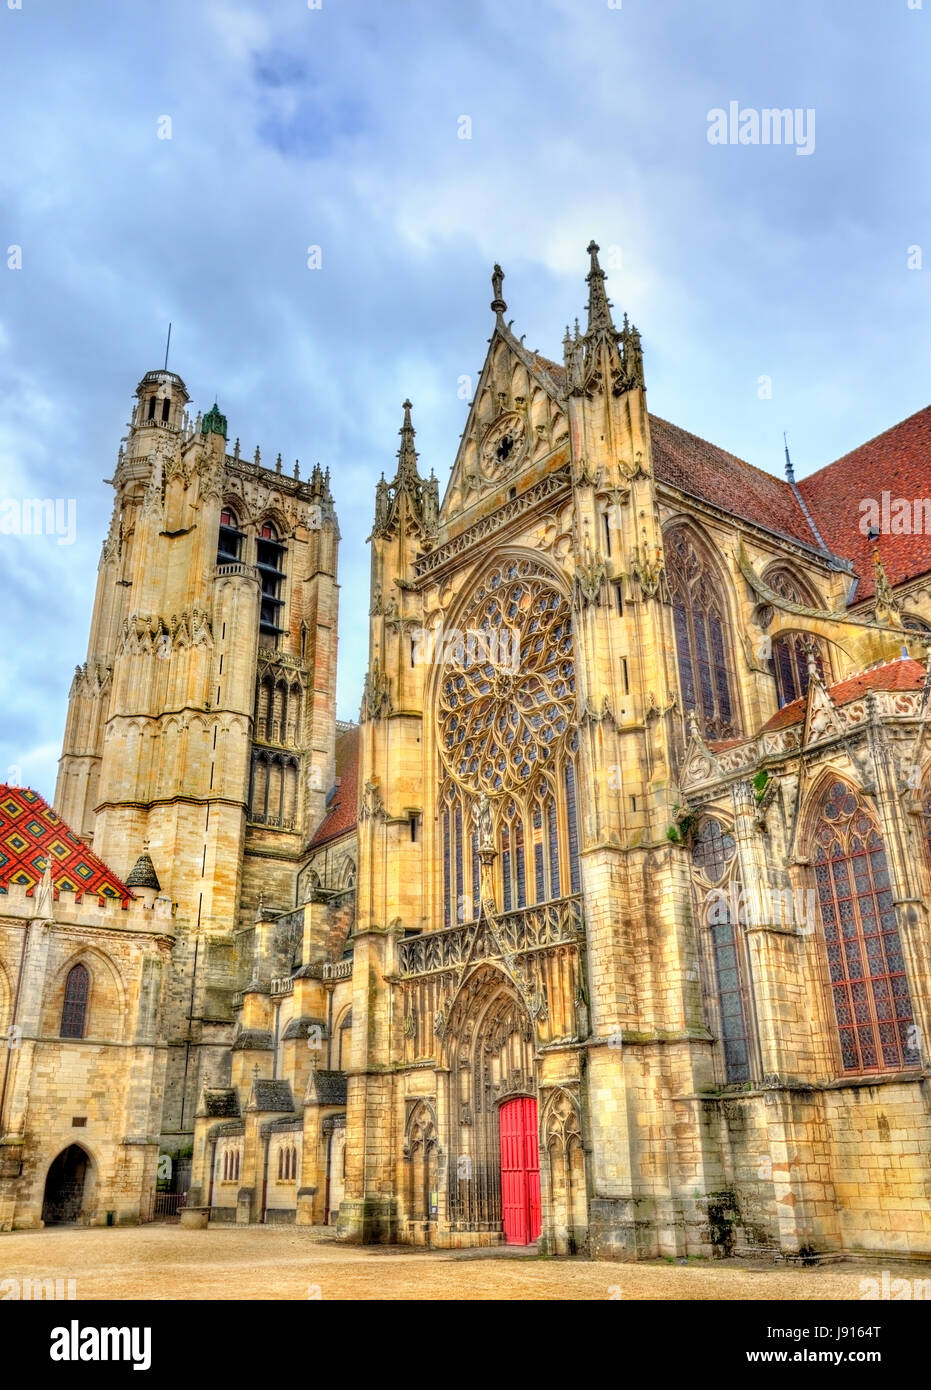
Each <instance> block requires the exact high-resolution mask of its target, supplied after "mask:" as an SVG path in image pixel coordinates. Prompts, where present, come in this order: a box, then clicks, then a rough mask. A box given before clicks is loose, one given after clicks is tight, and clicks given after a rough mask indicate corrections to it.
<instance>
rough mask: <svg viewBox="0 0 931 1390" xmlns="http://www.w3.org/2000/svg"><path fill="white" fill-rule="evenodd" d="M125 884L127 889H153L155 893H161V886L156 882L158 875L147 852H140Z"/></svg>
mask: <svg viewBox="0 0 931 1390" xmlns="http://www.w3.org/2000/svg"><path fill="white" fill-rule="evenodd" d="M126 884H127V887H129V888H154V889H155V890H156V891H157V892H160V891H161V887H162V885H161V884H160V883H159V881H158V874H157V873H156V872H155V865H154V864H153V863H152V856H151V855H150V854H149V851H148V850H143V851H142V853H141V854H140V856H139V858H138V859H137V860H136V862H135V864H134V865H133V866H132V868H131V869H130V871H129V877H128V878H127V880H126Z"/></svg>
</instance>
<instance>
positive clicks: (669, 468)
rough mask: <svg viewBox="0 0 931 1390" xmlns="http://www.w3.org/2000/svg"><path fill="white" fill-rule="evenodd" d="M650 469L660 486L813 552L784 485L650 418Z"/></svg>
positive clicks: (811, 540) (800, 513) (814, 543)
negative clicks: (651, 461)
mask: <svg viewBox="0 0 931 1390" xmlns="http://www.w3.org/2000/svg"><path fill="white" fill-rule="evenodd" d="M650 435H651V438H652V441H653V467H654V470H655V472H656V477H657V479H658V480H659V481H660V482H663V483H668V484H670V486H672V487H676V488H679V490H680V491H682V492H687V493H689V494H690V495H691V496H692V497H700V498H702V499H703V500H704V501H706V502H711V503H713V504H714V505H715V506H718V507H721V508H722V509H723V510H724V511H726V512H730V513H731V514H732V515H733V516H739V517H742V518H743V520H744V521H752V522H755V523H756V524H757V525H758V526H765V527H766V528H767V529H768V530H770V531H778V532H779V534H780V535H783V536H789V537H791V538H792V539H793V540H797V541H802V542H804V544H805V545H810V546H812V547H815V548H819V547H818V541H817V539H816V537H815V534H814V532H813V531H812V529H811V526H810V525H809V523H808V521H807V519H806V517H805V513H804V512H803V511H802V509H801V507H800V506H799V502H798V498H797V497H796V495H795V493H794V492H793V491H792V488H791V487H790V486H789V484H788V483H787V482H783V480H782V479H781V478H776V477H774V476H773V474H772V473H764V472H763V470H762V469H761V468H754V466H753V464H752V463H745V462H744V460H743V459H739V458H737V457H736V455H734V454H729V453H728V452H727V450H726V449H719V448H718V446H717V445H716V444H709V443H708V441H707V439H700V438H699V437H698V435H697V434H690V433H689V431H688V430H683V429H680V428H679V426H678V425H671V424H670V423H669V421H668V420H661V419H660V417H659V416H658V415H651V416H650Z"/></svg>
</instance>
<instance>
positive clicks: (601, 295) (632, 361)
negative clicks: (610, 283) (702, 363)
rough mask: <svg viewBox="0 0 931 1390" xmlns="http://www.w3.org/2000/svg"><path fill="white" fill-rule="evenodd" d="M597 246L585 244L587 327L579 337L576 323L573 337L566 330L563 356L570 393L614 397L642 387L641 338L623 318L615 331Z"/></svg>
mask: <svg viewBox="0 0 931 1390" xmlns="http://www.w3.org/2000/svg"><path fill="white" fill-rule="evenodd" d="M598 249H599V248H598V243H597V242H596V241H590V242H589V243H588V254H589V257H590V258H591V265H590V268H589V272H588V274H587V275H586V277H585V283H586V284H587V285H588V304H587V305H586V308H587V309H588V326H587V328H586V329H585V332H584V333H583V334H581V335H580V334H579V325H578V319H576V326H575V336H574V337H570V335H569V332H568V329H567V330H566V336H565V338H564V339H563V354H564V357H565V362H566V376H567V380H568V382H569V390H570V392H573V393H575V392H580V391H590V390H591V389H592V387H593V384H594V385H595V386H596V387H597V388H598V389H603V388H604V387H605V386H607V387H608V388H609V389H610V390H611V392H612V393H613V394H614V395H615V396H619V395H621V393H622V392H624V391H630V390H633V389H635V388H636V387H642V386H643V384H644V381H643V348H642V346H641V343H640V334H639V333H638V332H637V330H636V328H635V327H634V325H633V324H632V323H631V322H630V320H629V319H628V317H627V315H626V314H625V315H624V323H623V327H622V328H621V329H620V330H618V329H617V328H615V326H614V319H613V318H612V317H611V301H610V299H609V298H608V296H607V294H606V292H605V278H606V277H605V273H604V271H603V270H602V268H601V265H600V263H599V260H598Z"/></svg>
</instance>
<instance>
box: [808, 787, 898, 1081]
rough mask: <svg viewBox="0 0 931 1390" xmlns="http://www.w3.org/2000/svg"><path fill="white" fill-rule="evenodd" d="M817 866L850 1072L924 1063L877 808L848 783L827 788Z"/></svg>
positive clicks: (845, 1058) (823, 923) (835, 996)
mask: <svg viewBox="0 0 931 1390" xmlns="http://www.w3.org/2000/svg"><path fill="white" fill-rule="evenodd" d="M814 865H815V882H816V884H817V889H818V903H819V908H820V916H821V926H822V930H823V932H824V942H825V949H826V952H827V962H828V972H829V975H830V982H831V996H832V1000H833V1005H834V1016H835V1020H836V1023H837V1030H838V1036H839V1039H840V1051H841V1063H842V1066H843V1069H844V1071H845V1072H870V1071H888V1070H891V1069H896V1070H898V1069H899V1068H903V1067H914V1066H918V1065H919V1062H920V1060H921V1059H920V1054H919V1051H918V1046H917V1030H916V1028H915V1026H914V1018H913V1014H912V1003H911V995H910V992H909V986H908V977H907V975H906V972H905V960H904V957H903V954H902V943H901V940H900V937H899V927H898V922H897V919H896V911H895V903H894V901H893V893H892V887H891V885H890V882H889V869H888V864H887V861H886V850H885V846H884V844H883V840H882V836H881V835H880V833H879V830H878V828H877V826H876V823H875V820H874V818H873V816H872V814H871V813H870V812H869V811H868V810H867V809H866V808H865V806H864V804H863V802H862V800H861V798H860V797H859V796H858V795H857V794H856V793H855V792H854V791H853V790H852V789H851V788H850V787H849V786H847V784H846V783H844V782H839V781H838V782H834V783H833V784H832V785H831V786H830V787H829V788H828V789H827V791H826V793H825V795H824V799H823V803H822V807H821V820H820V823H819V826H818V829H817V831H816V833H815V852H814Z"/></svg>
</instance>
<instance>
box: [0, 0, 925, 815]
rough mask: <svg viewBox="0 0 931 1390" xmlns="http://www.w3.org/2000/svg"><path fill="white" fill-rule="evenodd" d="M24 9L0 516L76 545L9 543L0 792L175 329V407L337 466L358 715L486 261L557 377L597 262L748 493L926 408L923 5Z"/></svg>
mask: <svg viewBox="0 0 931 1390" xmlns="http://www.w3.org/2000/svg"><path fill="white" fill-rule="evenodd" d="M10 2H11V0H0V93H2V95H0V110H2V117H3V133H4V140H3V144H4V149H3V156H2V159H0V250H2V252H3V255H2V257H0V498H19V497H36V496H41V497H62V498H70V497H73V498H74V499H75V501H76V507H77V512H76V517H77V527H76V533H75V539H74V544H72V545H58V544H57V543H56V539H55V537H53V536H30V537H27V536H14V535H3V536H0V571H2V578H0V582H2V593H3V604H2V609H3V617H2V620H0V621H2V629H0V632H2V638H3V642H2V651H3V661H2V666H0V699H2V718H0V741H2V747H0V778H2V777H3V776H4V775H5V770H6V769H7V768H9V767H16V768H19V769H20V775H21V778H22V780H23V782H25V783H28V784H30V785H33V786H35V787H36V788H37V789H38V790H40V791H41V792H43V793H44V794H46V795H48V796H50V795H51V793H52V792H53V790H54V781H55V767H56V762H57V758H58V754H59V752H60V745H61V737H62V732H63V727H64V716H65V707H66V700H67V692H68V687H69V684H70V679H71V675H72V673H73V668H74V666H75V664H76V663H77V662H79V661H83V660H84V658H85V651H86V641H87V629H88V621H89V616H90V609H91V603H92V598H93V590H94V583H95V578H96V567H97V560H98V557H99V553H100V545H101V541H102V539H103V536H104V533H105V531H106V528H107V524H108V521H109V516H110V509H111V501H112V497H111V492H110V489H109V488H108V487H107V486H106V485H105V484H104V483H103V482H102V479H104V478H108V477H110V476H111V474H112V470H113V464H114V459H115V455H116V450H117V446H118V444H119V440H120V437H121V435H122V434H123V433H124V428H125V422H126V420H127V419H128V414H129V409H130V403H131V399H132V395H133V391H134V389H135V386H136V383H137V381H138V380H139V378H140V376H141V375H142V374H143V373H144V372H145V371H146V370H148V369H150V368H152V367H156V366H159V365H160V364H161V361H162V357H163V353H164V338H165V329H166V325H167V323H168V321H169V320H171V321H172V322H173V324H174V328H173V333H172V352H171V365H172V366H173V368H174V369H175V370H176V371H178V372H180V374H181V375H182V376H183V377H184V379H185V382H186V383H187V386H188V390H189V391H190V392H191V395H192V397H193V400H194V406H195V408H197V407H200V408H203V409H206V408H207V407H209V405H210V404H211V402H212V400H213V398H214V395H217V396H218V397H219V402H220V406H221V408H222V409H223V410H224V412H225V413H226V414H227V415H228V417H229V424H230V436H231V439H232V438H233V437H235V436H237V435H238V436H239V438H240V440H241V441H242V448H243V451H244V452H247V453H251V452H252V450H253V449H254V447H255V445H256V444H259V445H260V446H261V449H262V454H263V458H264V459H265V460H267V461H271V460H273V459H274V457H275V455H276V454H277V453H278V451H279V450H280V451H281V453H282V455H283V458H284V459H285V461H286V463H287V464H288V465H289V466H292V465H293V460H294V459H295V458H299V459H300V460H301V464H302V467H308V468H309V467H310V466H311V465H312V464H314V463H315V462H320V463H321V464H323V465H326V466H329V468H330V469H331V473H332V478H333V488H334V492H335V496H336V502H337V508H338V512H339V517H340V524H341V529H342V534H343V542H342V549H341V557H340V566H341V582H342V586H343V587H342V606H341V632H340V685H339V712H340V715H341V716H343V717H350V718H351V717H355V716H356V714H357V712H358V704H359V693H360V687H361V680H362V674H363V671H364V665H365V658H366V642H367V633H366V627H367V622H366V619H365V617H364V614H365V613H366V611H367V601H366V600H367V590H368V553H367V547H366V545H365V538H366V536H367V535H368V533H369V528H370V522H371V516H372V508H373V489H374V485H375V482H376V480H377V478H378V476H379V473H380V472H381V471H382V469H384V470H385V472H386V473H387V474H388V475H389V476H390V474H391V472H392V470H393V467H394V455H395V452H396V449H397V443H398V440H397V430H398V428H399V425H400V417H401V408H400V407H401V402H402V401H403V399H404V397H405V396H406V395H410V397H411V399H412V400H413V402H414V423H415V425H416V428H417V444H418V447H419V449H420V453H421V467H422V469H423V471H425V472H429V470H430V468H431V467H432V468H434V469H435V471H436V473H437V475H438V476H439V478H440V479H441V483H443V482H445V479H446V477H447V476H448V471H449V467H450V465H451V463H452V460H453V456H454V454H455V449H456V444H457V441H458V437H459V434H460V431H461V430H462V427H463V424H464V422H465V416H466V411H467V404H466V402H465V401H464V400H462V399H461V398H460V397H459V395H458V394H457V385H458V381H459V378H460V377H461V376H462V375H464V374H471V375H472V376H473V378H474V377H475V375H476V374H477V371H478V369H479V367H480V365H481V362H482V360H483V356H484V352H485V346H486V340H487V338H488V335H489V332H490V330H491V326H492V315H491V313H490V311H489V309H488V302H489V299H490V298H491V287H490V284H489V274H490V271H491V267H492V264H493V262H494V261H495V260H498V261H500V262H501V264H502V266H503V267H504V270H505V272H506V276H507V278H506V280H505V286H504V291H505V298H506V299H507V301H508V304H509V310H508V317H509V318H513V320H514V327H515V331H516V332H517V333H518V334H521V333H526V342H527V345H528V346H529V347H535V348H539V349H540V350H541V351H542V352H543V353H544V354H546V355H549V356H554V357H557V358H558V357H559V356H560V352H561V346H560V344H561V339H562V334H563V330H564V326H565V324H566V323H567V321H571V319H572V318H573V317H574V316H575V315H577V314H578V315H581V314H582V309H583V305H584V303H585V299H586V287H585V283H584V276H585V273H586V270H587V258H586V256H585V246H586V244H587V243H588V241H589V240H590V238H592V237H594V238H595V239H596V240H597V241H599V242H600V244H601V246H602V248H603V257H604V254H605V252H610V256H611V259H610V263H609V265H608V269H609V284H608V288H609V293H610V295H611V297H612V299H613V301H614V304H615V308H616V311H617V313H618V314H620V313H622V312H623V310H625V309H626V310H627V311H628V312H629V313H630V315H631V317H632V318H633V320H634V321H635V322H636V324H637V325H638V327H639V328H640V330H641V332H642V334H643V342H644V352H645V366H646V379H647V388H648V394H649V401H650V406H651V409H652V410H653V411H655V412H656V413H658V414H661V415H664V416H666V417H667V418H670V419H672V420H674V421H676V422H677V423H678V424H681V425H683V426H685V427H686V428H688V429H691V430H693V431H695V432H696V433H698V434H701V435H703V436H705V437H706V438H710V439H712V440H713V441H714V442H716V443H718V444H720V445H722V446H724V447H726V448H728V449H730V450H731V451H733V452H734V453H737V454H739V455H740V456H742V457H744V458H746V459H749V460H750V461H751V462H753V463H756V464H757V465H759V466H760V467H763V468H769V469H771V470H773V471H779V470H780V469H781V467H782V432H783V430H786V431H787V432H788V434H789V439H790V444H791V446H792V453H793V459H794V462H795V465H796V472H797V474H798V475H799V476H804V474H805V473H807V472H810V471H812V470H813V469H815V468H818V467H820V466H822V465H823V464H824V463H826V462H829V461H830V460H831V459H833V458H836V457H838V456H839V455H840V454H842V453H844V452H846V451H847V450H848V449H850V448H852V447H854V446H855V445H857V444H858V443H861V442H862V441H864V440H866V439H868V438H870V437H872V436H873V435H875V434H877V433H879V432H880V431H882V430H883V429H885V428H887V427H888V426H889V425H891V424H893V423H894V422H896V421H897V420H899V419H901V418H903V417H904V416H906V415H909V414H911V413H912V412H913V411H915V410H917V409H920V408H921V407H922V406H924V405H927V404H928V403H929V401H931V322H929V312H928V311H929V284H931V177H929V173H931V170H929V150H931V141H929V139H928V123H929V98H928V95H927V92H928V82H927V73H928V70H929V55H931V0H925V7H924V8H922V9H910V8H909V4H908V0H844V3H843V4H842V5H841V4H837V3H836V0H780V3H779V4H775V3H759V0H705V3H703V4H701V5H697V4H695V3H694V0H623V3H622V5H621V7H620V8H611V7H609V4H608V3H606V0H532V2H531V0H508V3H507V4H506V5H504V4H501V3H494V2H492V3H486V0H471V3H469V4H468V5H459V4H452V3H441V0H387V3H386V0H322V5H321V8H319V9H313V10H312V9H310V8H308V7H307V5H306V4H302V3H301V0H289V2H288V3H282V0H273V3H269V4H262V5H259V4H249V3H244V0H203V3H199V4H197V5H191V4H190V3H181V0H158V2H157V3H155V2H154V0H134V3H133V4H131V5H127V4H126V3H125V0H96V2H95V3H94V4H93V5H89V6H75V5H74V4H73V3H69V2H68V0H48V2H47V3H41V2H40V0H21V6H22V7H21V8H20V9H10V8H9V3H10ZM12 3H16V0H12ZM915 3H916V0H912V4H915ZM730 101H738V102H739V103H740V105H741V107H744V108H746V107H753V108H757V109H759V108H763V107H780V108H784V107H789V108H796V107H798V108H803V109H804V110H806V111H807V110H808V109H809V108H810V109H813V110H814V112H815V149H814V152H813V154H811V155H810V156H809V157H799V156H798V155H797V154H796V152H795V150H794V149H793V148H791V147H785V146H782V147H776V146H767V147H764V146H759V145H758V146H739V145H738V146H715V145H711V144H709V142H708V139H707V132H708V127H709V123H708V112H709V110H711V109H712V108H716V107H721V108H727V107H728V103H729V102H730ZM165 115H167V116H170V117H171V133H172V138H171V139H170V140H166V139H161V140H160V139H159V138H158V134H157V132H158V123H159V118H160V117H162V116H165ZM463 116H468V117H469V118H470V120H471V139H468V140H464V139H460V138H459V130H460V128H461V121H460V118H461V117H463ZM309 245H319V246H320V247H321V248H322V268H321V269H319V270H313V271H311V270H309V269H308V268H307V264H306V262H307V247H308V246H309ZM916 245H917V246H921V247H922V249H923V252H924V259H925V260H927V262H928V264H927V268H926V269H922V270H910V269H909V267H908V259H909V253H908V248H909V247H910V246H916ZM10 246H20V247H21V248H22V254H21V259H22V268H21V269H10V268H8V253H7V248H8V247H10ZM912 259H913V260H914V259H915V258H914V255H913V256H912ZM763 375H766V376H769V377H771V379H772V398H771V399H760V397H759V394H758V390H759V388H758V379H759V378H760V377H761V376H763Z"/></svg>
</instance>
